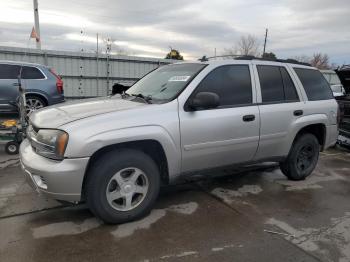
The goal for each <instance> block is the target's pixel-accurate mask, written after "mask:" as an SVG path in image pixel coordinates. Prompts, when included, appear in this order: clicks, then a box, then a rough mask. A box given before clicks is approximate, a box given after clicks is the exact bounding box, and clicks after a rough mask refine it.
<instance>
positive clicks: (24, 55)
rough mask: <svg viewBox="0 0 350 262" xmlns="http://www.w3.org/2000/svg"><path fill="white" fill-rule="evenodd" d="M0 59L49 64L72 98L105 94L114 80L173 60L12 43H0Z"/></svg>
mask: <svg viewBox="0 0 350 262" xmlns="http://www.w3.org/2000/svg"><path fill="white" fill-rule="evenodd" d="M0 60H11V61H24V62H31V63H38V64H44V65H47V66H49V67H52V68H53V69H54V70H55V71H56V72H57V73H58V74H59V75H60V76H61V77H62V79H63V81H64V92H65V96H66V97H72V98H79V97H95V96H106V95H108V94H110V92H111V89H112V86H113V85H114V84H115V83H119V84H122V85H126V86H130V85H132V84H133V83H134V82H135V81H137V80H138V79H140V78H141V77H142V76H144V75H145V74H147V73H148V72H150V71H151V70H153V69H155V68H157V67H159V66H162V65H165V64H169V63H173V62H174V61H173V60H168V59H157V58H143V57H136V56H125V55H110V56H107V55H105V54H99V55H96V54H95V53H83V52H63V51H52V50H37V49H27V48H15V47H0Z"/></svg>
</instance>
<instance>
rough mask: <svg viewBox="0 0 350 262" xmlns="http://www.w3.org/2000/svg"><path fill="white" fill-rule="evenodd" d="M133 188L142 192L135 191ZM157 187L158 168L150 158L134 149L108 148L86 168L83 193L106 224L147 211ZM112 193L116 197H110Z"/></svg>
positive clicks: (157, 191) (95, 212)
mask: <svg viewBox="0 0 350 262" xmlns="http://www.w3.org/2000/svg"><path fill="white" fill-rule="evenodd" d="M136 177H138V178H137V180H136V181H135V182H132V179H133V178H136ZM117 180H118V181H117ZM121 181H123V183H121ZM143 183H144V185H141V184H143ZM146 185H147V186H146ZM136 188H142V190H141V191H144V193H137V192H136V193H135V192H134V191H136ZM146 188H147V189H146ZM159 189H160V171H159V169H158V167H157V165H156V164H155V162H154V161H153V160H152V158H151V157H149V156H148V155H146V154H145V153H143V152H141V151H138V150H132V149H123V150H115V151H112V152H109V153H107V154H105V155H104V156H102V157H101V158H99V159H98V160H97V161H96V162H95V163H94V165H93V166H92V167H91V170H89V171H88V178H87V184H86V191H85V193H86V201H87V204H88V207H89V208H90V210H91V211H92V213H93V214H94V215H95V216H97V217H98V218H100V219H101V220H103V221H104V222H105V223H107V224H117V223H124V222H128V221H132V220H135V219H137V218H140V217H143V216H145V215H146V214H148V213H149V212H150V211H151V209H152V207H153V205H154V203H155V201H156V199H157V197H158V194H159ZM128 191H130V192H128ZM113 194H114V195H113ZM130 195H132V196H131V201H129V202H128V199H130ZM107 196H109V197H107ZM114 197H118V198H117V199H115V200H113V201H112V200H111V199H113V198H114ZM128 203H130V204H131V205H130V206H129V205H128ZM127 207H130V209H128V208H127Z"/></svg>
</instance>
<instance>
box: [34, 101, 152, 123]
mask: <svg viewBox="0 0 350 262" xmlns="http://www.w3.org/2000/svg"><path fill="white" fill-rule="evenodd" d="M146 105H147V104H144V103H138V102H132V101H128V100H123V99H121V98H114V97H108V98H95V99H86V100H79V101H74V102H67V103H63V104H58V105H54V106H50V107H47V108H43V109H41V110H39V111H37V112H34V113H32V114H31V116H30V122H31V123H32V124H33V125H34V126H36V127H39V128H57V127H59V126H61V125H64V124H67V123H70V122H73V121H76V120H79V119H83V118H87V117H91V116H96V115H100V114H105V113H109V112H115V111H121V110H128V109H132V108H135V107H140V106H146Z"/></svg>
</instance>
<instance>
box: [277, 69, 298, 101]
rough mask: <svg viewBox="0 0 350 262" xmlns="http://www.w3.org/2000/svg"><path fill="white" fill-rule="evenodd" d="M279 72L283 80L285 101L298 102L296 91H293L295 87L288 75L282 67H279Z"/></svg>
mask: <svg viewBox="0 0 350 262" xmlns="http://www.w3.org/2000/svg"><path fill="white" fill-rule="evenodd" d="M280 70H281V75H282V80H283V86H284V95H285V100H286V101H288V102H293V101H300V100H299V97H298V93H297V90H296V89H295V85H294V83H293V81H292V79H291V78H290V75H289V73H288V72H287V70H286V69H285V68H284V67H280Z"/></svg>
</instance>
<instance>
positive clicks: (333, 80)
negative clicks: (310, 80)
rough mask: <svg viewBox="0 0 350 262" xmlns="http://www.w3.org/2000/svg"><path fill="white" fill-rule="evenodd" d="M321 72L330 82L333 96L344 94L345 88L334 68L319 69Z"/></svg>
mask: <svg viewBox="0 0 350 262" xmlns="http://www.w3.org/2000/svg"><path fill="white" fill-rule="evenodd" d="M321 72H322V74H323V76H324V77H325V78H326V80H327V81H328V83H329V84H330V86H331V89H332V92H333V95H334V97H338V96H345V94H346V92H345V89H344V87H343V85H342V83H341V81H340V79H339V77H338V75H337V73H336V72H335V71H334V70H321Z"/></svg>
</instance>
